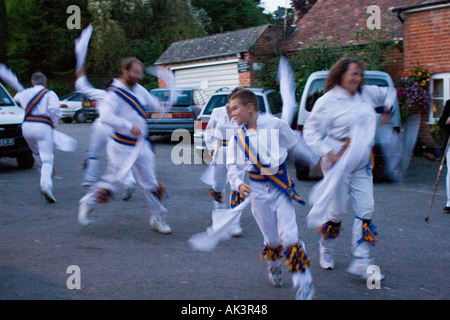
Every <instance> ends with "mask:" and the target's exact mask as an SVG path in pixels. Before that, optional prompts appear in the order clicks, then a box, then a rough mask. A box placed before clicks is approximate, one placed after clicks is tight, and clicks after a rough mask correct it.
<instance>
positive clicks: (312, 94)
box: [305, 78, 389, 111]
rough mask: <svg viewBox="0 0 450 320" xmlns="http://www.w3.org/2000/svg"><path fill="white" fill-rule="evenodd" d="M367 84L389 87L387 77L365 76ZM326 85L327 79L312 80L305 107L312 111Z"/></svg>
mask: <svg viewBox="0 0 450 320" xmlns="http://www.w3.org/2000/svg"><path fill="white" fill-rule="evenodd" d="M364 81H365V84H366V85H369V86H373V85H375V86H379V87H388V86H389V84H388V82H387V81H386V80H385V79H376V78H365V79H364ZM324 86H325V79H316V80H313V81H312V82H311V86H310V87H309V90H308V96H307V97H306V105H305V109H306V110H307V111H311V110H312V108H313V106H314V104H315V103H316V101H317V99H319V98H320V97H321V96H323V93H324V92H323V91H324V89H323V88H324Z"/></svg>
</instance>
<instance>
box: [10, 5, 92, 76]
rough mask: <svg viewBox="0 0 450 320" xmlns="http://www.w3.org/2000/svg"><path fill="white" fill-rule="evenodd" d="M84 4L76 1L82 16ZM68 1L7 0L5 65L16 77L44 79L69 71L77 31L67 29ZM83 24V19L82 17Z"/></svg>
mask: <svg viewBox="0 0 450 320" xmlns="http://www.w3.org/2000/svg"><path fill="white" fill-rule="evenodd" d="M86 2H87V1H78V5H79V6H80V9H81V12H82V14H83V13H85V12H87V10H83V9H84V8H85V7H84V6H83V5H84V4H85V3H86ZM72 3H73V1H71V0H7V1H6V15H7V23H8V30H9V41H8V48H7V57H8V61H7V62H8V64H9V65H10V66H11V68H12V69H13V70H14V72H16V73H17V74H18V76H19V77H21V78H25V79H29V76H30V75H31V73H33V72H34V71H37V70H40V71H42V72H44V73H46V74H48V75H50V76H51V75H52V74H59V73H64V72H69V71H73V69H74V66H75V59H74V50H73V49H74V45H73V43H74V42H73V41H74V39H75V38H76V37H77V36H78V35H79V30H76V29H72V30H71V29H69V28H68V27H67V19H68V17H69V15H68V14H67V12H66V11H67V8H68V7H69V6H70V5H71V4H72ZM82 20H83V16H82Z"/></svg>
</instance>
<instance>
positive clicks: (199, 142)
mask: <svg viewBox="0 0 450 320" xmlns="http://www.w3.org/2000/svg"><path fill="white" fill-rule="evenodd" d="M246 89H248V90H251V91H252V92H253V93H254V94H255V95H256V96H257V97H258V104H259V111H260V113H270V114H273V115H274V116H277V117H280V116H281V108H282V101H281V96H280V94H279V93H278V92H277V91H274V90H266V89H261V88H246ZM231 91H232V90H230V89H228V88H223V89H219V90H217V91H216V92H215V93H214V94H213V95H212V96H211V97H210V98H209V100H208V102H207V103H206V105H205V106H204V107H203V109H202V111H201V112H200V114H199V116H198V117H197V120H195V129H194V150H195V151H196V152H199V153H202V152H203V150H204V149H206V144H205V139H204V135H205V129H206V126H207V125H208V121H209V118H210V117H211V113H212V111H213V109H215V108H218V107H223V106H225V105H226V104H227V103H228V94H230V93H231Z"/></svg>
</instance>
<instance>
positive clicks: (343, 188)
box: [328, 167, 375, 258]
mask: <svg viewBox="0 0 450 320" xmlns="http://www.w3.org/2000/svg"><path fill="white" fill-rule="evenodd" d="M349 202H350V203H351V204H352V207H353V211H354V212H355V215H356V217H359V218H360V219H358V218H355V219H354V222H353V228H352V255H353V257H355V258H370V245H369V244H368V243H367V242H366V241H363V242H362V243H361V244H359V245H358V240H360V239H361V238H362V235H363V231H362V223H363V221H362V220H361V219H364V220H370V219H372V215H373V211H374V204H375V202H374V198H373V178H372V173H371V171H369V170H368V169H367V167H364V168H362V169H359V170H357V171H354V172H352V173H351V174H349V175H348V176H346V177H342V180H341V183H340V184H339V186H338V188H337V190H336V193H335V195H334V198H333V201H332V206H331V208H330V210H329V211H328V218H329V220H331V221H333V222H341V221H342V217H343V215H344V214H346V213H347V211H348V205H349Z"/></svg>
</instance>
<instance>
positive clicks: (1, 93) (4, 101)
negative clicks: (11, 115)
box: [0, 86, 14, 107]
mask: <svg viewBox="0 0 450 320" xmlns="http://www.w3.org/2000/svg"><path fill="white" fill-rule="evenodd" d="M0 106H2V107H12V106H14V102H13V101H12V100H11V98H10V97H9V95H8V93H6V91H5V89H3V87H1V86H0Z"/></svg>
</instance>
